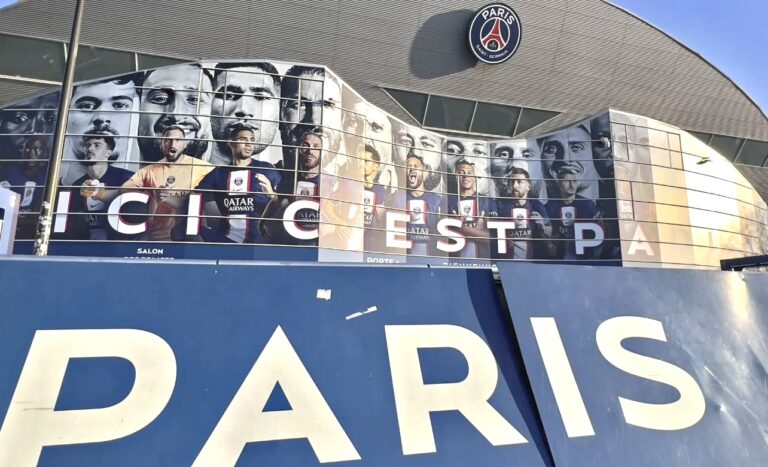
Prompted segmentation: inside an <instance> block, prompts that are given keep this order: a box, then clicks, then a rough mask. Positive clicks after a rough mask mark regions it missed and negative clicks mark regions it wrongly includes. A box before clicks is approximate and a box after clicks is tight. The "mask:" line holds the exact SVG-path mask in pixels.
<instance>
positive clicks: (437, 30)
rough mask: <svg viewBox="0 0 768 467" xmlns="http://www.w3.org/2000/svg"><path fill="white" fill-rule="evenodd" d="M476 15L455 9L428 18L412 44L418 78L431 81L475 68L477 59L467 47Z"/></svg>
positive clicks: (413, 60)
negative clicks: (470, 23) (470, 24)
mask: <svg viewBox="0 0 768 467" xmlns="http://www.w3.org/2000/svg"><path fill="white" fill-rule="evenodd" d="M474 14H475V12H474V11H472V10H456V11H450V12H448V13H440V14H438V15H434V16H432V17H430V18H429V19H427V20H426V21H425V22H424V24H423V25H422V26H421V28H420V29H419V30H418V31H417V32H416V36H415V37H414V38H413V43H412V44H411V53H410V60H409V63H410V68H411V72H412V73H413V74H414V76H416V77H417V78H422V79H432V78H439V77H441V76H448V75H452V74H454V73H458V72H460V71H464V70H468V69H470V68H474V66H475V65H476V64H477V62H478V60H477V58H475V56H474V55H472V52H471V51H470V50H469V45H468V44H467V28H468V27H469V22H470V21H471V20H472V17H473V16H474Z"/></svg>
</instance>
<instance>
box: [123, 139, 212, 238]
mask: <svg viewBox="0 0 768 467" xmlns="http://www.w3.org/2000/svg"><path fill="white" fill-rule="evenodd" d="M187 128H189V127H188V126H187V127H180V126H170V127H167V128H165V130H164V131H163V133H162V134H161V143H162V144H161V146H160V149H161V151H162V154H163V159H162V160H160V161H159V162H156V163H154V164H151V165H148V166H146V167H143V168H141V169H140V170H139V171H137V172H136V173H135V174H133V176H132V177H131V178H130V179H129V180H128V181H127V182H125V183H124V184H123V191H130V190H135V189H143V190H145V191H146V192H147V194H148V195H149V196H150V200H149V205H148V207H147V213H148V214H149V215H150V217H149V219H148V220H147V231H146V232H145V234H144V235H143V237H144V238H142V239H145V240H153V241H169V240H172V239H173V238H172V236H171V234H172V231H173V229H174V227H176V224H177V223H178V221H179V219H180V217H179V216H181V215H183V213H184V212H185V211H186V207H187V203H188V198H189V192H190V190H192V188H194V187H196V186H198V185H199V184H200V181H201V180H202V179H203V177H205V176H206V175H208V173H209V172H210V171H211V170H213V166H212V165H210V164H209V163H207V162H205V161H203V160H200V159H198V158H196V157H192V156H189V155H187V154H186V150H187V147H188V143H187V135H186V134H185V130H186V129H187ZM195 135H197V133H195Z"/></svg>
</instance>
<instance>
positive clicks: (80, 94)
mask: <svg viewBox="0 0 768 467" xmlns="http://www.w3.org/2000/svg"><path fill="white" fill-rule="evenodd" d="M141 79H142V74H139V73H133V74H129V75H124V76H120V77H118V78H111V79H109V80H106V81H99V82H94V83H85V84H80V85H78V86H76V87H75V89H74V91H73V92H72V105H71V107H70V111H69V120H68V121H67V139H66V141H65V146H64V154H65V155H67V156H68V157H71V156H72V155H74V157H75V158H76V159H78V160H81V161H82V160H84V158H85V154H84V151H85V149H86V148H85V147H84V145H83V144H82V138H83V135H85V134H86V133H89V132H90V130H91V129H92V128H94V127H95V128H104V127H109V130H108V132H109V133H110V134H113V135H114V138H115V144H116V145H117V146H115V148H114V149H113V150H112V157H113V159H112V160H113V161H117V160H121V161H124V160H127V157H128V152H129V148H130V145H131V141H132V139H131V138H127V137H122V136H128V135H130V134H131V121H132V117H133V115H134V114H133V112H132V111H133V109H134V105H135V103H136V101H137V99H136V97H137V91H136V86H140V85H141ZM105 131H107V130H105ZM85 172H86V166H85V165H84V164H77V163H68V164H65V165H63V166H62V175H61V179H62V182H63V183H64V184H70V183H73V181H74V180H75V179H77V178H79V177H81V176H83V175H84V174H85Z"/></svg>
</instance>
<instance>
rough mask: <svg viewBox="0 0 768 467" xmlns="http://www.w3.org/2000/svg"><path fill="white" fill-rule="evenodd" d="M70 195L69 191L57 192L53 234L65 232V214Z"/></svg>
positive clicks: (67, 211)
mask: <svg viewBox="0 0 768 467" xmlns="http://www.w3.org/2000/svg"><path fill="white" fill-rule="evenodd" d="M71 197H72V193H71V192H70V191H69V190H64V191H60V192H59V201H58V203H56V220H55V221H53V233H64V232H66V231H67V214H68V213H69V200H70V198H71Z"/></svg>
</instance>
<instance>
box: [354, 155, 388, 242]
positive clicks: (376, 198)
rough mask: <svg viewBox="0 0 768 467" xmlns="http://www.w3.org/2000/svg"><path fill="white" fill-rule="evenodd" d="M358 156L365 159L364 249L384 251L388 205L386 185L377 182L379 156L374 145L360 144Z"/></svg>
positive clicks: (363, 200) (363, 202)
mask: <svg viewBox="0 0 768 467" xmlns="http://www.w3.org/2000/svg"><path fill="white" fill-rule="evenodd" d="M358 156H359V157H361V158H363V159H364V160H365V169H364V171H365V182H364V186H363V199H362V204H363V226H364V227H365V250H366V251H367V252H371V253H382V252H385V251H386V243H385V239H386V232H385V230H384V229H386V223H385V217H384V216H385V215H386V212H387V206H388V205H389V196H390V191H389V190H388V187H386V186H384V185H382V184H380V183H378V177H379V174H380V173H381V172H380V170H379V167H380V165H381V156H380V155H379V152H378V151H377V150H376V148H375V147H373V146H372V145H370V144H368V145H365V146H361V148H360V149H359V150H358Z"/></svg>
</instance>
